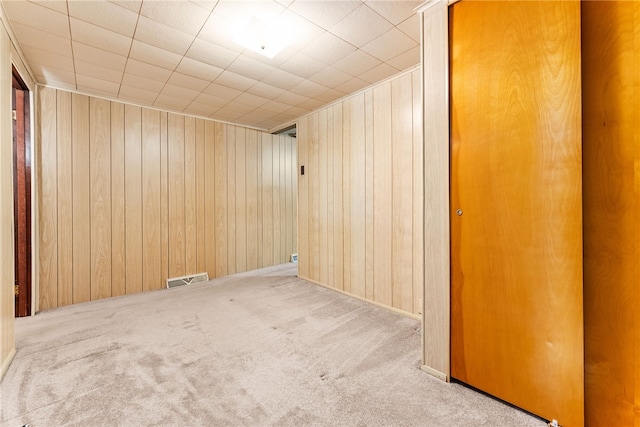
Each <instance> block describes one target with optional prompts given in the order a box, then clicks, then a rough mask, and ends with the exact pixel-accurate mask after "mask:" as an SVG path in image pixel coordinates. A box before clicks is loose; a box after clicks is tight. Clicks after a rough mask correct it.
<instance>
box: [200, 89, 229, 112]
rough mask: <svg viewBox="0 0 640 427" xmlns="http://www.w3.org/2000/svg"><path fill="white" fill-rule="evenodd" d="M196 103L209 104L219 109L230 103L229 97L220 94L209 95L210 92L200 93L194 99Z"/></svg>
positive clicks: (212, 107)
mask: <svg viewBox="0 0 640 427" xmlns="http://www.w3.org/2000/svg"><path fill="white" fill-rule="evenodd" d="M193 102H194V103H198V104H202V105H208V106H209V107H210V108H211V109H214V108H215V109H218V108H220V107H222V106H223V105H226V104H228V103H229V100H228V99H225V98H222V97H220V96H215V95H209V94H208V93H201V94H199V95H198V96H197V97H196V98H195V99H194V100H193Z"/></svg>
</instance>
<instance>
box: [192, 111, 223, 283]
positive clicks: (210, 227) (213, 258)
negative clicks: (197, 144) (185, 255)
mask: <svg viewBox="0 0 640 427" xmlns="http://www.w3.org/2000/svg"><path fill="white" fill-rule="evenodd" d="M203 124H204V141H203V147H202V151H203V153H202V154H201V156H202V159H203V161H202V167H203V170H202V175H203V177H202V179H203V182H202V184H201V185H202V187H203V188H202V190H201V191H202V194H199V195H198V205H199V206H202V207H203V212H202V215H203V218H202V221H203V228H204V230H203V231H202V236H201V237H200V231H198V236H199V239H201V240H202V239H204V244H203V245H202V246H203V248H200V249H198V250H199V251H200V250H201V249H202V250H204V252H205V253H204V266H203V267H202V268H201V269H199V270H198V271H206V272H207V273H208V274H209V277H210V278H213V277H217V274H218V273H217V271H216V270H217V269H216V263H217V260H218V254H217V251H216V247H217V243H218V239H220V237H219V236H218V235H217V227H218V216H217V214H216V210H217V209H218V207H217V205H216V199H217V198H218V195H219V193H218V191H217V188H216V187H217V180H216V174H217V172H218V170H217V167H218V164H217V162H216V150H217V148H218V147H217V145H216V124H215V123H214V122H211V121H206V122H203ZM199 156H200V154H198V157H199ZM220 179H222V178H220ZM221 200H223V201H224V200H226V199H224V198H221ZM224 206H226V205H222V208H224ZM222 241H223V242H224V241H225V239H223V240H222Z"/></svg>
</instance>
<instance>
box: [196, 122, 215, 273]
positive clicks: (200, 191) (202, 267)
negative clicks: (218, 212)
mask: <svg viewBox="0 0 640 427" xmlns="http://www.w3.org/2000/svg"><path fill="white" fill-rule="evenodd" d="M206 123H207V122H205V121H204V120H203V119H196V162H195V173H196V192H195V194H196V200H195V203H196V234H195V239H196V254H197V255H196V256H197V258H196V271H198V272H203V271H209V269H208V268H207V264H209V265H210V266H211V267H212V268H213V270H215V265H216V261H215V250H212V251H211V252H209V254H210V257H211V256H212V258H213V259H210V260H209V262H207V261H208V260H207V252H206V249H207V245H206V242H207V241H211V242H212V243H213V244H215V237H213V238H208V237H207V234H206V233H207V226H206V225H207V221H205V218H206V216H205V205H206V202H205V197H206V196H205V194H207V192H206V185H205V183H206V182H207V181H206V179H205V178H206V170H207V169H211V171H212V174H215V157H214V156H211V159H210V161H209V162H208V163H207V162H205V141H206V135H205V133H206V130H207V128H206ZM209 130H210V131H211V132H212V136H213V123H211V126H210V129H209ZM212 182H213V180H212ZM209 218H210V221H209V224H211V226H210V227H209V228H211V229H214V227H215V221H214V214H213V211H210V217H209ZM214 236H215V235H214ZM211 249H213V245H211ZM213 270H211V273H209V275H210V276H211V277H213Z"/></svg>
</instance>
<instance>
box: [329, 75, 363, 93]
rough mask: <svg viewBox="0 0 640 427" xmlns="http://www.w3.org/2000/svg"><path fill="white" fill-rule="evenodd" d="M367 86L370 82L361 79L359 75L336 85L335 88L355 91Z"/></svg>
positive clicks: (347, 91)
mask: <svg viewBox="0 0 640 427" xmlns="http://www.w3.org/2000/svg"><path fill="white" fill-rule="evenodd" d="M367 86H369V83H368V82H366V81H364V80H362V79H359V78H358V77H354V78H352V79H351V80H349V81H346V82H344V83H342V84H341V85H338V86H336V87H335V88H334V89H335V90H339V91H340V92H344V93H353V92H357V91H359V90H360V89H364V88H365V87H367Z"/></svg>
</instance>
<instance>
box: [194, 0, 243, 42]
mask: <svg viewBox="0 0 640 427" xmlns="http://www.w3.org/2000/svg"><path fill="white" fill-rule="evenodd" d="M235 27H236V24H235V22H233V21H230V20H229V19H228V18H226V17H224V16H222V15H220V14H219V13H218V12H217V8H216V10H214V12H213V13H212V14H211V15H210V16H209V19H207V21H206V22H205V23H204V26H203V27H202V30H200V32H199V33H198V38H201V39H203V40H205V41H208V42H211V43H215V44H221V45H229V48H230V49H232V50H235V51H238V52H242V51H243V50H244V48H243V47H242V46H239V45H235V44H234V43H233V42H232V38H233V36H232V34H233V33H234V31H235Z"/></svg>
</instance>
